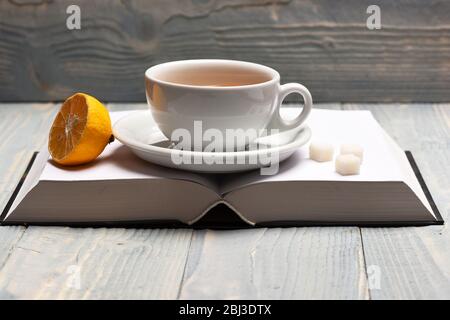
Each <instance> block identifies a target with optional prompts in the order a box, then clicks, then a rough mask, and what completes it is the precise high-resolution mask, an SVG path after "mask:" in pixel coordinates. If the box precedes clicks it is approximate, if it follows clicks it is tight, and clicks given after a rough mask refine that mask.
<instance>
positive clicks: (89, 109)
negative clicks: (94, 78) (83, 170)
mask: <svg viewBox="0 0 450 320" xmlns="http://www.w3.org/2000/svg"><path fill="white" fill-rule="evenodd" d="M111 134H112V129H111V120H110V118H109V113H108V110H107V109H106V107H105V106H104V105H103V104H102V103H101V102H100V101H98V100H97V99H95V98H94V97H92V96H89V95H87V94H84V93H76V94H74V95H73V96H71V97H69V98H68V99H67V100H66V101H65V102H64V103H63V105H62V107H61V110H59V112H58V114H57V115H56V118H55V120H54V121H53V125H52V127H51V129H50V134H49V140H48V150H49V152H50V154H51V156H52V158H53V160H54V161H55V162H57V163H59V164H62V165H79V164H83V163H87V162H90V161H92V160H94V159H96V158H97V157H98V156H99V155H100V153H102V151H103V149H104V148H105V147H106V145H107V144H108V142H109V140H110V138H111Z"/></svg>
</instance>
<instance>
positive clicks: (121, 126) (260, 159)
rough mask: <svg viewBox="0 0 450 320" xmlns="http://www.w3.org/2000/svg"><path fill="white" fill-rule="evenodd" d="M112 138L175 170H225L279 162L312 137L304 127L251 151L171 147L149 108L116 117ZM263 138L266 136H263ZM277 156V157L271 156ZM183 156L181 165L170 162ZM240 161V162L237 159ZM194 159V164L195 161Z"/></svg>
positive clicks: (142, 155)
mask: <svg viewBox="0 0 450 320" xmlns="http://www.w3.org/2000/svg"><path fill="white" fill-rule="evenodd" d="M113 134H114V137H115V138H116V139H117V140H119V141H120V142H121V143H123V144H124V145H126V146H127V147H129V148H130V149H131V150H132V151H133V152H134V153H135V154H136V155H137V156H138V157H140V158H142V159H144V160H146V161H149V162H152V163H156V164H159V165H161V166H165V167H171V168H176V169H182V170H188V171H198V172H210V173H213V172H214V173H225V172H236V171H245V170H252V169H258V168H261V167H265V166H268V162H267V161H268V159H271V161H272V164H274V163H277V162H281V161H283V160H285V159H287V158H288V157H289V156H291V155H292V154H293V153H294V152H295V151H296V150H297V149H298V148H299V147H300V146H302V145H304V144H305V143H307V142H308V141H309V139H310V138H311V129H309V127H307V126H304V127H303V128H301V129H300V130H299V131H297V132H295V133H294V134H293V135H292V137H291V138H290V139H289V140H290V141H288V142H287V143H283V144H281V145H280V144H277V145H276V146H269V145H262V144H258V148H257V149H256V148H252V149H254V150H248V151H237V152H199V151H187V150H176V149H171V148H170V146H171V142H170V141H169V140H168V139H167V138H166V137H165V136H164V135H163V134H162V133H161V131H160V130H159V129H158V127H157V125H156V123H155V122H154V120H153V117H152V116H151V114H150V111H147V110H140V111H135V112H132V113H130V114H128V115H126V116H124V117H123V118H121V119H119V120H118V121H117V122H116V123H115V124H114V126H113ZM263 139H266V138H263ZM269 140H270V139H269ZM274 155H276V156H274ZM173 156H176V158H177V159H180V157H183V159H185V160H188V161H184V162H182V163H180V164H177V163H176V162H179V161H173V159H174V158H173ZM237 160H239V162H238V161H237ZM194 161H197V163H194ZM189 162H190V163H189Z"/></svg>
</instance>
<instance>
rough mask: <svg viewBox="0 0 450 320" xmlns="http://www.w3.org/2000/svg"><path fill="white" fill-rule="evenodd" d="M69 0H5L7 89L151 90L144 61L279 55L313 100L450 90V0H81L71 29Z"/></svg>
mask: <svg viewBox="0 0 450 320" xmlns="http://www.w3.org/2000/svg"><path fill="white" fill-rule="evenodd" d="M72 4H73V1H71V0H61V1H51V2H49V1H30V0H16V1H0V57H1V60H0V101H5V100H8V101H18V100H20V101H48V100H62V99H64V98H65V97H67V96H69V95H70V94H72V93H73V92H74V91H86V92H90V93H92V94H94V95H95V96H97V97H98V98H100V99H102V100H104V101H144V99H145V96H144V91H143V89H144V86H143V74H144V71H145V70H146V68H148V67H149V66H151V65H153V64H156V63H159V62H163V61H168V60H179V59H190V58H228V59H238V60H250V61H254V62H259V63H263V64H266V65H269V66H272V67H274V68H276V69H277V70H279V71H280V73H281V75H282V81H283V82H291V81H298V82H301V83H303V84H305V85H306V86H307V87H308V88H309V89H310V90H311V92H312V95H313V97H314V99H315V101H316V102H323V101H347V102H350V101H366V102H368V101H377V102H381V101H428V102H433V101H449V100H450V90H449V89H450V64H449V63H448V59H449V57H450V37H449V34H450V26H449V24H448V17H449V15H450V2H449V1H445V0H429V1H423V0H398V1H390V0H377V1H372V0H349V1H342V2H340V3H339V5H336V1H334V0H317V1H307V0H296V1H289V0H271V1H260V0H232V1H177V2H175V1H169V2H168V1H166V0H152V1H140V0H129V1H120V0H110V1H96V2H93V1H88V0H79V1H76V4H77V5H78V6H79V7H80V10H81V29H80V30H68V29H67V27H66V19H67V18H68V14H66V9H67V7H68V6H69V5H72ZM373 4H376V5H378V6H379V7H380V9H381V26H382V28H381V29H380V30H369V29H368V28H367V26H366V20H367V18H368V16H369V15H368V14H367V13H366V10H367V8H368V6H369V5H373Z"/></svg>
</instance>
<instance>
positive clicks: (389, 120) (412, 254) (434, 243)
mask: <svg viewBox="0 0 450 320" xmlns="http://www.w3.org/2000/svg"><path fill="white" fill-rule="evenodd" d="M343 108H344V109H352V110H353V109H368V110H370V111H371V112H372V113H373V114H374V116H375V118H377V120H378V121H379V122H380V123H381V125H382V126H383V128H385V130H386V131H387V132H388V133H389V134H390V135H391V136H392V137H393V138H394V139H395V140H396V141H397V143H398V144H399V145H400V146H401V147H402V148H403V149H405V150H411V151H412V153H413V156H414V157H415V159H416V162H417V164H418V166H419V168H420V170H421V172H422V174H423V176H424V179H425V181H426V183H427V185H428V187H429V189H430V191H431V194H432V195H433V197H434V200H435V201H436V204H437V206H438V207H439V209H440V212H441V215H442V216H443V217H444V220H446V221H447V225H444V226H430V227H419V228H375V229H370V228H363V229H362V230H361V232H362V237H363V244H364V253H365V258H366V263H367V267H368V273H369V274H372V275H373V276H374V277H376V276H377V274H378V275H379V277H380V279H379V280H380V281H379V282H380V283H379V284H380V286H379V287H377V288H372V289H371V290H370V294H371V297H372V299H449V298H450V247H449V243H450V232H449V230H448V218H449V217H450V174H449V170H448V168H450V104H442V105H399V104H395V105H343ZM369 283H370V275H369Z"/></svg>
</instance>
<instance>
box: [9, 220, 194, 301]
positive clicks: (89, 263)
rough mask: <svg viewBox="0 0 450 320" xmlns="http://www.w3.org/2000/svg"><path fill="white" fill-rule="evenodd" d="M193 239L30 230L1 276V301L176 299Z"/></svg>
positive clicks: (174, 234) (183, 233)
mask: <svg viewBox="0 0 450 320" xmlns="http://www.w3.org/2000/svg"><path fill="white" fill-rule="evenodd" d="M191 233H192V231H191V230H182V229H171V230H168V229H165V230H164V229H152V230H149V229H138V230H136V229H104V228H102V229H90V228H84V229H74V228H61V227H59V228H57V227H29V228H28V229H27V231H26V232H25V234H24V236H23V237H22V238H21V239H20V241H19V243H18V244H17V245H16V247H15V250H14V252H13V253H12V254H11V256H10V258H9V259H8V261H7V262H6V264H5V266H4V267H3V270H2V271H1V272H0V298H3V299H17V298H20V299H174V298H176V296H177V294H178V290H179V285H180V282H181V278H182V276H183V270H184V266H185V263H186V257H187V252H188V250H187V249H188V248H189V243H190V239H191Z"/></svg>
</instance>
